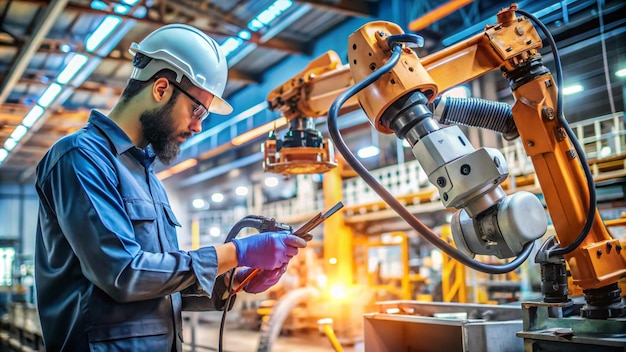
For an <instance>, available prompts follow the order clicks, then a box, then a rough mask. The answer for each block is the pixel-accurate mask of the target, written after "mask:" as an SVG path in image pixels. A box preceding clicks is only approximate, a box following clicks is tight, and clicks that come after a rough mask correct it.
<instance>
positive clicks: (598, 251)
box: [596, 249, 602, 257]
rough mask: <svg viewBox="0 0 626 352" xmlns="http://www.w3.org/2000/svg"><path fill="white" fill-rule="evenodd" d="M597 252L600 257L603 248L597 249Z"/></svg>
mask: <svg viewBox="0 0 626 352" xmlns="http://www.w3.org/2000/svg"><path fill="white" fill-rule="evenodd" d="M596 254H597V255H598V257H599V256H601V255H602V250H601V249H598V250H597V251H596Z"/></svg>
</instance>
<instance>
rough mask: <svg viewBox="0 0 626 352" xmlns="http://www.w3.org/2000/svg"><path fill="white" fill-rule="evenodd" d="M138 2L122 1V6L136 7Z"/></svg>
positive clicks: (131, 0)
mask: <svg viewBox="0 0 626 352" xmlns="http://www.w3.org/2000/svg"><path fill="white" fill-rule="evenodd" d="M138 2H139V0H122V4H126V5H128V6H131V7H132V6H135V5H137V3H138Z"/></svg>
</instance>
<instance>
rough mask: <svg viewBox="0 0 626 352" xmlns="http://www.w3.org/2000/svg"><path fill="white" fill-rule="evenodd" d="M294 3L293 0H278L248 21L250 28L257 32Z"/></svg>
mask: <svg viewBox="0 0 626 352" xmlns="http://www.w3.org/2000/svg"><path fill="white" fill-rule="evenodd" d="M292 5H293V1H291V0H276V1H274V3H272V4H271V5H270V6H268V7H267V8H266V9H265V10H263V11H261V13H259V14H258V15H257V16H256V17H255V18H253V19H252V20H251V21H250V22H248V28H250V30H251V31H253V32H257V31H259V30H261V29H263V28H265V27H266V26H267V25H269V24H270V23H272V21H274V20H275V19H276V17H278V16H280V15H281V14H282V13H284V12H285V11H287V9H289V8H290V7H291V6H292Z"/></svg>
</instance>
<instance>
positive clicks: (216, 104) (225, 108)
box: [209, 95, 233, 115]
mask: <svg viewBox="0 0 626 352" xmlns="http://www.w3.org/2000/svg"><path fill="white" fill-rule="evenodd" d="M209 111H210V112H212V113H214V114H218V115H229V114H230V113H232V112H233V107H232V106H231V105H230V104H229V103H228V102H227V101H226V100H224V99H222V98H220V97H218V96H217V95H214V98H213V101H212V102H211V106H210V107H209Z"/></svg>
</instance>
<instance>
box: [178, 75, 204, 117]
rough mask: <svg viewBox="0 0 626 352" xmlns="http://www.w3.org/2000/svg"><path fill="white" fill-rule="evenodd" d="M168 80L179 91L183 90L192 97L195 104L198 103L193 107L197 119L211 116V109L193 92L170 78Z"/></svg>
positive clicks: (188, 96)
mask: <svg viewBox="0 0 626 352" xmlns="http://www.w3.org/2000/svg"><path fill="white" fill-rule="evenodd" d="M168 81H169V82H170V84H171V85H172V86H174V88H176V89H178V90H179V91H181V92H182V93H183V94H185V95H186V96H187V98H189V99H191V101H192V102H193V103H194V104H196V105H197V106H196V107H195V108H194V109H193V118H194V119H197V120H200V121H204V119H206V118H207V117H208V116H209V109H208V108H207V107H206V106H204V104H202V103H201V102H200V101H199V100H198V99H196V98H194V97H193V96H192V95H191V94H189V93H188V92H187V91H186V90H184V89H183V88H181V86H179V85H178V84H176V83H175V82H172V81H170V80H168Z"/></svg>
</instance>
